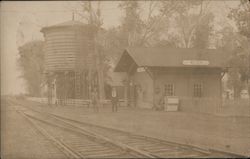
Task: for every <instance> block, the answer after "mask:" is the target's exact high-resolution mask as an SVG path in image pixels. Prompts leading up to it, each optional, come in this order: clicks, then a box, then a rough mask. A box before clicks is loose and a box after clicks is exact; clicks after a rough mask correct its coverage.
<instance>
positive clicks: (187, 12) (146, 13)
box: [18, 0, 250, 97]
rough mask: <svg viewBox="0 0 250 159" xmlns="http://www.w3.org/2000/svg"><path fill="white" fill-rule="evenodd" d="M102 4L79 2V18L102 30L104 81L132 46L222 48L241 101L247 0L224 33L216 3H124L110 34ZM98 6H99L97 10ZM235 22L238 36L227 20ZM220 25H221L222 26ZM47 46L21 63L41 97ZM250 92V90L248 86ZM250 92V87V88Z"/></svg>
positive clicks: (247, 50) (249, 73)
mask: <svg viewBox="0 0 250 159" xmlns="http://www.w3.org/2000/svg"><path fill="white" fill-rule="evenodd" d="M101 3H105V2H101V1H98V2H91V1H83V2H79V4H80V6H81V8H82V10H81V11H79V10H76V11H75V13H76V14H77V15H78V16H79V17H80V18H81V19H84V20H85V22H87V23H89V24H92V25H95V26H96V27H97V28H98V29H97V30H98V31H97V34H96V38H95V47H96V55H97V56H98V58H99V62H98V67H99V68H102V69H101V72H99V73H101V74H102V76H103V78H104V79H103V80H104V81H105V80H108V79H109V77H108V74H107V71H108V70H109V68H110V62H114V61H116V60H117V58H118V57H119V56H120V54H121V52H122V50H123V49H124V48H126V47H129V46H140V47H141V46H142V47H174V48H201V49H205V48H221V49H224V50H225V51H226V52H228V53H230V54H229V55H228V56H229V57H230V58H229V60H228V61H227V63H228V64H229V69H228V77H229V80H228V83H227V85H228V87H229V88H233V89H234V90H235V96H236V97H238V96H239V92H240V90H241V89H242V88H243V87H245V86H246V85H247V84H248V85H249V79H250V69H249V67H250V55H249V54H250V47H249V46H250V45H249V44H250V4H249V1H248V0H241V1H240V3H239V5H238V6H237V8H230V11H229V13H228V15H227V17H224V18H225V22H222V23H221V24H219V25H220V27H221V29H219V30H218V29H215V24H216V22H215V17H216V15H214V13H213V12H212V10H211V5H212V3H213V2H211V1H205V0H192V1H121V2H119V9H120V10H121V11H122V13H123V17H122V19H121V20H120V24H119V25H118V26H116V27H112V28H109V29H104V28H103V27H102V26H103V19H102V12H101V11H102V10H101ZM93 5H95V7H93ZM230 20H232V21H233V22H235V24H236V26H237V31H235V29H234V28H233V26H231V25H230V24H229V23H227V21H230ZM217 25H218V24H217ZM43 46H44V42H43V41H32V42H29V43H26V44H25V45H23V46H21V47H20V48H19V55H20V57H19V59H18V64H19V66H20V68H21V71H22V76H21V77H22V78H24V79H25V80H26V81H27V91H28V92H29V93H30V94H32V95H34V96H39V95H40V93H39V92H40V88H41V85H42V84H43V83H44V80H43V76H42V73H43V69H44V66H43V65H44V51H43ZM248 87H249V86H248ZM248 89H250V88H248Z"/></svg>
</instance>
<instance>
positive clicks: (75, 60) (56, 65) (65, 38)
mask: <svg viewBox="0 0 250 159" xmlns="http://www.w3.org/2000/svg"><path fill="white" fill-rule="evenodd" d="M85 29H86V28H85ZM44 34H45V70H46V71H66V70H83V69H86V67H87V61H88V60H86V57H87V56H88V54H90V53H91V50H92V49H91V45H92V42H93V41H92V40H91V38H90V35H88V34H86V30H84V28H82V29H79V28H78V29H76V28H74V27H72V28H68V27H67V28H58V29H52V30H48V31H46V32H44ZM88 62H89V61H88Z"/></svg>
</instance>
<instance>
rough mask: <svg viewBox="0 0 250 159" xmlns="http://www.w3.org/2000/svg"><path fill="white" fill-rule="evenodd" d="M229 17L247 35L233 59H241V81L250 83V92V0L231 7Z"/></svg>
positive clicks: (244, 0) (243, 0)
mask: <svg viewBox="0 0 250 159" xmlns="http://www.w3.org/2000/svg"><path fill="white" fill-rule="evenodd" d="M228 17H229V18H231V19H233V20H234V21H235V22H236V25H237V27H238V30H239V34H241V35H242V36H245V37H246V38H247V39H246V40H244V41H242V42H241V47H240V49H239V50H238V56H236V57H234V58H233V59H232V60H234V61H237V60H238V59H239V58H240V59H241V61H240V63H241V65H240V66H238V67H239V68H240V69H239V70H238V72H239V73H240V75H241V81H243V82H245V83H247V84H248V90H249V92H250V83H249V79H250V47H249V45H250V2H249V1H248V0H241V2H240V4H239V6H238V7H237V8H234V9H231V11H230V13H229V15H228Z"/></svg>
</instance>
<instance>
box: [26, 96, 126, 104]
mask: <svg viewBox="0 0 250 159" xmlns="http://www.w3.org/2000/svg"><path fill="white" fill-rule="evenodd" d="M27 99H28V100H30V101H34V102H39V103H43V104H47V103H48V98H39V97H27ZM100 102H101V104H102V105H103V106H106V105H110V104H111V101H110V100H101V101H100ZM119 102H120V106H125V100H122V99H120V100H119ZM55 104H57V105H66V106H90V105H91V100H89V99H66V100H60V99H56V100H55Z"/></svg>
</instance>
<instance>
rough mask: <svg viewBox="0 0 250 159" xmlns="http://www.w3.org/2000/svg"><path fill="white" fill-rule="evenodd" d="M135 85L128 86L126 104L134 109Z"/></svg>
mask: <svg viewBox="0 0 250 159" xmlns="http://www.w3.org/2000/svg"><path fill="white" fill-rule="evenodd" d="M136 99H137V93H136V85H130V86H129V90H128V102H129V106H130V107H136Z"/></svg>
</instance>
